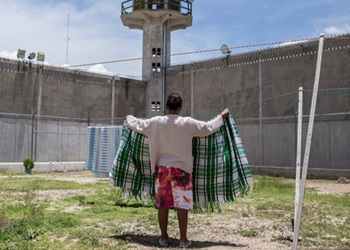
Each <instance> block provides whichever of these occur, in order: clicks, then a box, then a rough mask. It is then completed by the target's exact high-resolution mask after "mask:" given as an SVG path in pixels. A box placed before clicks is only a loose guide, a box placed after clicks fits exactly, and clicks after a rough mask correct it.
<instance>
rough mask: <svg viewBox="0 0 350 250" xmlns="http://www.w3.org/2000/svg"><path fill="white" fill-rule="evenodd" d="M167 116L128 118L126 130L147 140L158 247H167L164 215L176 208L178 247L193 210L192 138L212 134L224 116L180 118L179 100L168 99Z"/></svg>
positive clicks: (185, 243) (185, 241) (184, 238)
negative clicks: (207, 119)
mask: <svg viewBox="0 0 350 250" xmlns="http://www.w3.org/2000/svg"><path fill="white" fill-rule="evenodd" d="M166 109H167V115H166V116H157V117H153V118H150V119H146V120H142V119H137V118H136V117H134V116H130V115H128V116H127V117H126V120H127V122H128V124H129V128H131V129H132V130H134V131H136V132H139V133H142V134H144V135H145V136H147V137H148V140H149V150H150V161H151V168H152V172H155V190H156V208H157V209H158V219H159V226H160V229H161V232H162V236H161V238H160V239H159V244H160V245H161V246H167V245H168V238H169V237H168V234H167V224H168V212H169V208H176V209H177V215H178V219H179V228H180V247H187V246H189V245H190V244H191V241H189V240H188V239H187V220H188V211H190V210H192V208H193V193H192V167H193V166H192V138H193V137H197V136H206V135H209V134H212V133H214V132H216V131H217V130H218V129H219V128H220V127H221V126H222V125H223V124H224V119H225V118H226V117H227V115H228V110H225V111H223V112H222V113H221V114H220V115H218V116H217V117H215V118H214V119H213V120H211V121H210V122H203V121H199V120H196V119H193V118H190V117H181V116H180V115H179V114H180V111H181V109H182V99H181V97H180V96H179V95H178V94H171V95H170V96H169V97H168V101H167V105H166Z"/></svg>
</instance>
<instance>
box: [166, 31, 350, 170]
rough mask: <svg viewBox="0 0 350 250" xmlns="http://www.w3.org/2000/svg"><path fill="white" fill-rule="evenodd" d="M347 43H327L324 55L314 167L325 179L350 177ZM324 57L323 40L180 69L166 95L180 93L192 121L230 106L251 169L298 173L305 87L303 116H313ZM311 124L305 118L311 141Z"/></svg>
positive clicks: (171, 73) (169, 79)
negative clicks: (300, 100)
mask: <svg viewBox="0 0 350 250" xmlns="http://www.w3.org/2000/svg"><path fill="white" fill-rule="evenodd" d="M348 38H349V36H347V39H342V38H340V37H335V38H328V39H326V40H325V44H324V50H323V61H322V67H321V77H320V84H319V89H320V90H319V94H318V101H317V108H316V114H319V116H318V117H316V120H315V121H316V122H315V127H314V134H313V139H312V148H311V153H310V154H311V156H310V162H309V167H310V168H314V169H327V170H332V172H330V171H328V172H327V173H326V174H325V175H324V176H327V175H328V177H329V176H330V175H332V174H333V173H335V172H336V171H338V172H341V173H342V174H344V173H347V176H349V175H350V158H349V156H348V155H349V154H348V149H349V147H350V141H349V140H350V139H349V138H350V136H349V132H348V130H349V125H350V124H349V120H350V89H349V86H350V64H349V56H350V42H349V41H350V40H349V39H348ZM317 51H318V41H317V40H316V41H307V42H303V43H300V44H296V45H289V46H284V47H275V48H269V49H264V50H260V51H254V52H250V53H244V54H237V55H231V56H229V57H221V58H217V59H213V60H209V61H202V62H195V63H192V64H185V65H177V66H173V67H171V68H170V69H168V71H167V94H169V93H170V92H179V93H180V94H181V95H182V96H183V99H184V107H183V114H188V115H190V114H191V104H193V107H194V110H193V111H194V112H193V114H192V115H193V116H194V117H196V118H199V119H203V120H208V119H210V118H211V117H213V116H215V115H217V114H218V113H219V112H220V111H221V110H223V109H224V108H230V110H231V112H232V113H233V114H234V116H236V117H237V118H238V119H237V124H238V129H239V131H240V132H241V135H242V139H243V143H244V145H245V147H246V151H247V155H248V159H249V161H250V164H251V165H255V166H262V167H259V168H258V170H259V171H262V172H265V173H273V172H274V171H275V169H276V167H282V168H284V169H289V171H286V172H288V173H289V174H291V173H292V171H290V170H293V169H294V168H295V167H294V166H295V159H296V158H295V147H296V145H295V137H296V133H295V126H296V125H295V119H293V117H295V116H296V115H297V110H298V108H297V98H298V88H299V87H300V86H302V87H303V88H304V90H305V91H304V107H303V114H304V115H308V114H309V112H310V104H311V96H312V89H313V85H314V76H315V69H316V60H317ZM191 89H193V92H192V91H191ZM191 102H193V103H191ZM288 117H292V119H290V118H289V119H287V118H288ZM307 121H308V119H307V118H304V129H303V130H304V135H305V134H306V129H307ZM304 144H305V138H304V141H303V145H304ZM270 167H271V168H270ZM269 170H271V171H269ZM280 172H281V173H282V172H283V171H280ZM316 176H317V172H316ZM334 176H336V175H333V177H334Z"/></svg>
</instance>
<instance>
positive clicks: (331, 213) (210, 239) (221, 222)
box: [0, 170, 350, 250]
mask: <svg viewBox="0 0 350 250" xmlns="http://www.w3.org/2000/svg"><path fill="white" fill-rule="evenodd" d="M254 181H255V186H254V190H253V191H252V192H251V193H250V194H249V195H248V196H246V197H243V198H238V199H237V200H236V201H235V202H233V203H228V204H225V205H224V206H223V212H222V213H212V214H208V213H203V214H190V218H189V230H188V235H189V238H190V239H191V240H193V243H194V244H193V247H194V248H202V249H217V248H220V249H237V248H238V249H239V248H244V249H245V248H248V247H249V249H279V250H281V249H290V248H291V242H290V241H288V240H286V239H284V238H283V232H285V231H291V230H292V226H291V219H292V218H293V214H294V184H293V181H291V180H288V179H285V178H274V177H268V176H258V175H255V176H254ZM318 182H320V183H322V184H325V183H326V184H327V183H330V184H331V185H333V186H334V185H336V183H335V182H334V181H318ZM338 185H348V186H347V187H349V185H350V184H338ZM342 187H344V186H342ZM349 208H350V196H349V192H348V193H340V194H336V195H335V194H320V193H319V192H317V189H315V188H307V189H306V193H305V201H304V208H303V214H302V222H301V226H300V236H301V237H302V240H301V241H300V243H299V249H321V248H323V249H330V248H333V249H350V209H349ZM169 234H170V237H171V240H172V243H171V247H170V248H176V247H177V244H178V240H177V239H178V237H179V233H178V228H177V219H176V214H175V212H173V211H172V212H171V213H170V218H169ZM158 238H159V229H158V222H157V212H156V210H155V209H154V208H153V207H152V205H151V204H149V205H146V206H145V205H142V204H141V202H140V201H138V200H130V201H129V202H126V200H125V199H124V198H123V197H122V196H121V195H120V192H119V190H118V189H116V188H113V187H111V185H110V184H109V182H108V180H107V179H96V178H93V177H91V174H90V173H89V172H87V171H81V172H74V173H34V174H33V175H25V174H23V173H20V172H13V171H5V170H0V249H157V241H158Z"/></svg>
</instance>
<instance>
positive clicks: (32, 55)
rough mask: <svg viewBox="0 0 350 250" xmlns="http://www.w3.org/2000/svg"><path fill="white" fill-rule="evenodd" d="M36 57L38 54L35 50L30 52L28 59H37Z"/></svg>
mask: <svg viewBox="0 0 350 250" xmlns="http://www.w3.org/2000/svg"><path fill="white" fill-rule="evenodd" d="M35 57H36V54H35V53H34V52H32V53H30V54H29V56H28V59H29V60H33V59H35Z"/></svg>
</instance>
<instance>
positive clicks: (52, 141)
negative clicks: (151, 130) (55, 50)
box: [0, 59, 146, 162]
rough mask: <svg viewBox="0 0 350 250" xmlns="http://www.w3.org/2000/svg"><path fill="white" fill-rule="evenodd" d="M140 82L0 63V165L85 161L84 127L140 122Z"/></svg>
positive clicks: (142, 107)
mask: <svg viewBox="0 0 350 250" xmlns="http://www.w3.org/2000/svg"><path fill="white" fill-rule="evenodd" d="M145 93H146V84H145V83H144V82H142V81H138V80H134V79H127V78H119V77H118V76H108V75H101V74H94V73H90V72H86V71H81V70H72V69H64V68H59V67H52V66H44V65H39V64H32V63H30V62H27V61H26V62H24V61H14V60H7V59H0V138H1V140H0V149H1V150H0V162H21V161H23V159H25V158H27V157H32V158H34V159H35V160H36V161H84V160H85V140H86V138H85V137H86V132H87V126H89V125H91V126H92V125H120V124H122V122H123V120H124V117H125V115H127V114H129V113H133V114H135V115H137V116H145V105H146V103H145V102H146V94H145Z"/></svg>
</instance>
